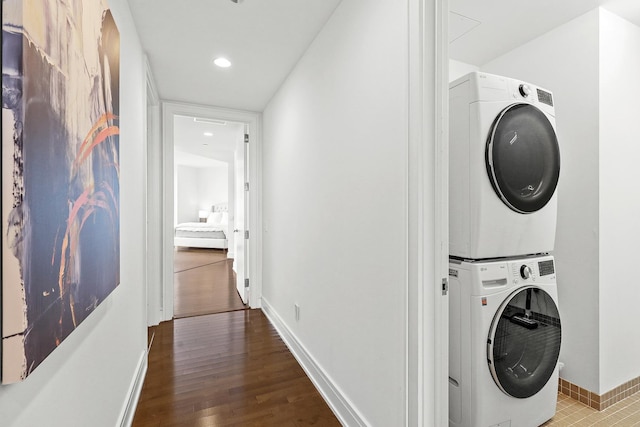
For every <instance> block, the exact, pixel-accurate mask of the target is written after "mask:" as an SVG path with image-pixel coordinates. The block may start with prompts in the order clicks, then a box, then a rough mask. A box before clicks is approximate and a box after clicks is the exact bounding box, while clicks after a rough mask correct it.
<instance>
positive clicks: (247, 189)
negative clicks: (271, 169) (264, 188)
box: [244, 182, 249, 191]
mask: <svg viewBox="0 0 640 427" xmlns="http://www.w3.org/2000/svg"><path fill="white" fill-rule="evenodd" d="M244 191H249V183H248V182H245V183H244Z"/></svg>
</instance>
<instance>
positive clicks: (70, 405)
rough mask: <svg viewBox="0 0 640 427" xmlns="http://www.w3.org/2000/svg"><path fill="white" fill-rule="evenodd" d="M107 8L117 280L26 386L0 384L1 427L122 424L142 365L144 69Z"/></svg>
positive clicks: (121, 13) (131, 30)
mask: <svg viewBox="0 0 640 427" xmlns="http://www.w3.org/2000/svg"><path fill="white" fill-rule="evenodd" d="M109 5H110V7H111V10H112V13H113V15H114V18H115V21H116V23H117V25H118V29H119V31H120V39H121V47H120V48H121V64H120V67H121V68H120V76H121V79H120V84H121V89H120V94H121V102H120V108H121V116H120V130H121V134H120V167H121V169H120V170H121V186H120V209H121V223H120V230H121V234H120V236H121V245H120V250H121V260H120V263H121V266H120V268H121V271H120V276H121V283H120V285H119V286H118V287H117V288H116V289H115V290H114V292H113V293H112V294H111V295H110V296H109V297H108V298H107V299H106V300H105V301H104V302H103V303H102V304H101V305H100V306H99V307H98V308H97V309H96V310H95V312H94V313H93V314H92V315H91V316H89V317H88V318H87V319H86V320H85V321H84V322H83V323H82V324H80V326H79V327H78V329H77V330H76V331H75V332H74V333H72V334H71V335H70V336H69V338H67V339H66V340H65V341H64V342H63V343H62V344H61V345H60V347H59V348H58V349H56V351H54V352H53V353H52V354H51V356H50V357H48V358H47V359H46V360H45V361H44V362H43V363H42V364H41V365H40V366H39V367H38V369H37V370H35V371H34V373H33V374H31V375H30V376H29V377H28V379H27V380H26V381H24V382H22V383H19V384H14V385H4V386H0V420H1V421H0V424H2V426H3V427H23V426H53V427H57V426H96V427H102V426H104V427H113V426H115V425H120V422H121V416H122V414H123V413H122V411H123V409H124V407H125V405H126V404H127V399H128V392H129V388H130V386H131V385H132V383H133V380H134V378H135V375H136V372H137V369H138V367H139V366H140V367H146V353H145V349H146V343H147V334H146V330H147V328H146V299H145V298H146V297H145V285H144V284H145V257H144V253H145V234H144V230H145V197H144V194H145V191H146V190H145V186H144V173H141V171H144V170H145V163H146V157H145V156H146V152H145V143H144V141H145V138H144V127H145V124H146V119H145V108H146V95H145V86H146V84H145V70H144V67H143V64H144V61H143V52H142V49H141V47H140V43H139V40H138V36H137V33H136V29H135V27H134V23H133V19H132V17H131V14H130V11H129V6H128V3H127V1H126V0H109ZM139 364H140V365H139Z"/></svg>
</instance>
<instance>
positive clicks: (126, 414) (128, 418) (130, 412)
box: [116, 350, 148, 427]
mask: <svg viewBox="0 0 640 427" xmlns="http://www.w3.org/2000/svg"><path fill="white" fill-rule="evenodd" d="M147 355H148V351H147V350H145V351H143V352H142V355H141V356H140V359H139V360H138V365H137V366H136V371H135V373H134V374H135V375H134V376H133V379H132V380H131V384H130V385H129V390H128V391H127V399H126V401H125V402H124V406H123V407H122V410H121V411H120V417H119V418H118V419H119V420H120V421H119V422H118V423H117V424H116V425H119V426H121V427H130V426H131V424H132V423H133V417H134V415H135V413H136V407H137V406H138V400H140V393H141V392H142V385H143V384H144V378H145V376H146V374H147V366H148V361H147Z"/></svg>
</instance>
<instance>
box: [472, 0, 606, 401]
mask: <svg viewBox="0 0 640 427" xmlns="http://www.w3.org/2000/svg"><path fill="white" fill-rule="evenodd" d="M598 25H599V18H598V10H597V9H596V10H593V11H591V12H589V13H587V14H585V15H583V16H580V17H578V18H576V19H574V20H572V21H570V22H568V23H567V24H564V25H562V26H560V27H558V28H556V29H554V30H552V31H550V32H548V33H546V34H544V35H542V36H540V37H538V38H536V39H534V40H532V41H531V42H529V43H526V44H524V45H522V46H520V47H518V48H517V49H514V50H513V51H511V52H509V53H507V54H505V55H503V56H501V57H499V58H497V59H495V60H493V61H491V62H489V63H488V64H485V65H483V66H481V70H482V71H486V72H489V73H494V74H500V75H505V76H509V77H513V78H517V79H522V80H524V81H529V82H531V83H533V84H537V85H540V86H542V87H544V88H547V89H549V90H551V91H552V92H553V95H554V99H555V107H556V122H557V134H558V140H559V144H560V154H561V170H560V180H559V183H558V223H557V230H556V244H555V251H554V255H555V257H556V264H557V272H558V298H559V309H560V316H561V319H562V328H563V337H562V338H563V341H562V350H561V354H560V360H561V361H563V362H564V363H565V367H564V369H563V370H562V372H561V376H562V377H563V378H565V379H566V380H568V381H570V382H572V383H574V384H577V385H579V386H581V387H583V388H586V389H588V390H591V391H595V392H598V390H600V384H599V383H600V381H599V367H600V355H599V352H600V348H601V345H600V344H601V343H600V336H599V334H598V333H594V331H597V330H598V325H599V316H600V300H599V298H600V288H599V280H598V277H599V274H600V267H599V262H600V261H599V257H600V251H599V242H600V235H601V233H600V230H599V224H600V218H599V199H600V196H601V193H600V192H599V182H598V168H599V159H598V156H599V144H598V133H599V125H598V114H599V110H600V107H599V95H598V79H599V77H598V68H599V62H598V61H599V54H598V47H599V39H598ZM610 332H614V331H610Z"/></svg>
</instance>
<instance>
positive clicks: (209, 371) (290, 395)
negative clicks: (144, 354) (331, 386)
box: [133, 310, 340, 427]
mask: <svg viewBox="0 0 640 427" xmlns="http://www.w3.org/2000/svg"><path fill="white" fill-rule="evenodd" d="M153 333H154V338H153V343H152V346H151V351H150V353H149V368H148V371H147V377H146V379H145V383H144V387H143V389H142V394H141V397H140V401H139V403H138V408H137V411H136V414H135V418H134V422H133V426H134V427H165V426H267V427H268V426H291V427H293V426H309V425H314V426H339V425H340V423H339V422H338V420H337V419H336V418H335V416H334V415H333V413H332V412H331V410H330V409H329V407H328V406H327V404H326V403H325V401H324V400H323V399H322V397H321V396H320V394H319V393H318V391H317V390H316V389H315V387H314V386H313V384H312V383H311V381H310V380H309V378H308V377H307V376H306V375H305V373H304V371H303V370H302V368H301V367H300V365H298V363H297V361H296V360H295V359H294V357H293V356H292V355H291V353H290V352H289V350H288V349H287V347H286V346H285V344H284V343H283V341H282V340H281V339H280V337H279V336H278V334H277V333H276V331H275V329H274V328H273V327H272V326H271V324H270V323H269V321H268V320H267V318H266V317H265V316H264V314H263V313H262V312H261V311H259V310H242V311H233V312H227V313H219V314H213V315H207V316H198V317H190V318H184V319H175V320H173V321H170V322H164V323H162V324H160V325H159V326H157V327H154V328H153Z"/></svg>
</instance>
